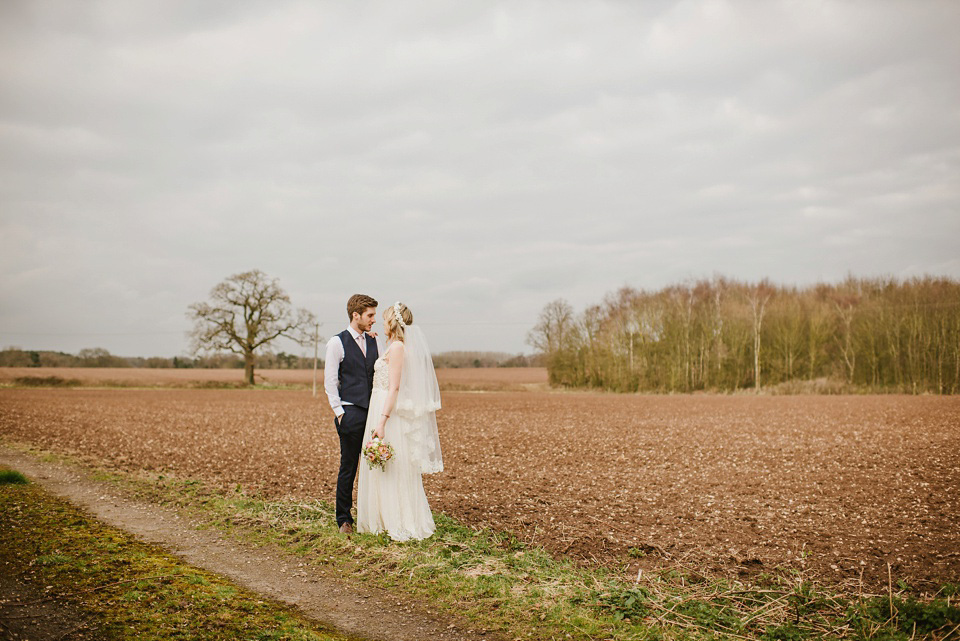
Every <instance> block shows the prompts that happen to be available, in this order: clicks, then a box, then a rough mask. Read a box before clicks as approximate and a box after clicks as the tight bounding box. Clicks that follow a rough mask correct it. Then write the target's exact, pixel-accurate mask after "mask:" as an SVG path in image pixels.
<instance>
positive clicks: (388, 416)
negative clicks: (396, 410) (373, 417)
mask: <svg viewBox="0 0 960 641" xmlns="http://www.w3.org/2000/svg"><path fill="white" fill-rule="evenodd" d="M380 416H386V417H387V418H390V415H389V414H381V415H380Z"/></svg>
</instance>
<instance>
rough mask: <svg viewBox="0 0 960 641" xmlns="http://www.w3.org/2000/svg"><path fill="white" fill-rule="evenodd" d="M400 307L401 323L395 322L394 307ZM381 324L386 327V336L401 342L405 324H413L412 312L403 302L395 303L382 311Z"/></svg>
mask: <svg viewBox="0 0 960 641" xmlns="http://www.w3.org/2000/svg"><path fill="white" fill-rule="evenodd" d="M397 308H399V309H400V318H401V320H402V321H403V322H402V323H400V322H397V314H396V309H397ZM383 324H384V326H385V327H386V328H387V338H393V339H395V340H398V341H400V342H401V343H402V342H403V330H404V328H405V327H406V326H407V325H413V312H411V311H410V308H409V307H407V306H406V305H404V304H403V303H397V304H395V305H391V306H390V307H388V308H387V311H385V312H384V313H383Z"/></svg>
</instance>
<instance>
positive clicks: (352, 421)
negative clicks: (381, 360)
mask: <svg viewBox="0 0 960 641" xmlns="http://www.w3.org/2000/svg"><path fill="white" fill-rule="evenodd" d="M339 336H340V342H341V343H343V360H342V361H341V362H340V369H339V371H338V373H337V379H338V381H339V384H340V399H341V400H342V401H344V402H345V404H344V405H343V411H344V414H343V416H341V417H340V420H339V421H337V420H335V421H334V424H335V425H336V426H337V434H338V435H339V436H340V473H339V474H337V525H343V524H344V523H353V516H351V514H350V508H352V507H353V481H354V479H356V478H357V465H358V464H359V463H360V450H362V449H363V432H364V429H365V428H366V426H367V407H368V406H369V404H370V391H371V390H372V389H373V366H374V363H376V361H377V356H378V353H377V341H376V340H375V339H374V338H373V337H372V336H370V335H369V334H367V343H366V348H367V353H366V354H364V353H363V352H362V351H361V350H360V346H359V345H357V342H356V341H355V340H353V336H351V335H350V332H349V331H347V330H343V331H342V332H340V334H339Z"/></svg>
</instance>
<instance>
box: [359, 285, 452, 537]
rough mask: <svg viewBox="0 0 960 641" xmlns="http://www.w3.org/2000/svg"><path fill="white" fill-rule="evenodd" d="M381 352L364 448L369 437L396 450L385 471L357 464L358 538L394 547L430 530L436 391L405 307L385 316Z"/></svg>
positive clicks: (422, 342) (423, 344)
mask: <svg viewBox="0 0 960 641" xmlns="http://www.w3.org/2000/svg"><path fill="white" fill-rule="evenodd" d="M383 321H384V326H385V328H386V333H387V339H388V340H390V341H392V342H391V344H390V346H389V347H388V348H387V351H386V353H385V354H383V356H382V357H381V358H378V359H377V361H376V363H375V364H374V375H373V393H372V394H371V396H370V409H369V412H368V413H367V425H366V429H365V430H364V433H363V441H362V442H363V443H367V442H369V440H370V439H371V438H373V436H374V435H376V436H379V437H380V438H381V439H383V440H384V441H385V442H386V443H389V444H390V445H392V446H393V448H394V455H393V458H391V459H390V460H389V461H387V463H386V465H385V466H384V467H383V469H378V468H373V469H371V468H370V466H369V465H367V464H366V461H365V460H364V459H363V458H362V457H361V459H360V470H359V480H358V481H357V531H358V532H371V533H374V534H377V533H380V532H386V533H387V534H389V535H390V538H391V539H393V540H395V541H408V540H410V539H425V538H427V537H429V536H430V535H432V534H433V532H434V530H435V529H436V526H435V525H434V523H433V514H431V513H430V505H429V504H428V503H427V495H426V493H425V492H424V491H423V479H422V477H421V475H422V474H433V473H435V472H440V471H442V470H443V458H442V457H441V454H440V439H439V435H438V432H437V415H436V412H437V410H439V409H440V387H439V385H438V384H437V375H436V372H435V371H434V369H433V360H432V359H431V357H430V349H429V347H428V346H427V341H426V339H425V338H424V335H423V331H422V330H421V329H420V327H419V326H418V325H414V324H413V313H412V312H411V311H410V308H409V307H407V306H406V305H404V304H403V303H399V302H398V303H396V304H394V305H393V306H392V307H388V308H387V310H386V311H385V312H384V314H383Z"/></svg>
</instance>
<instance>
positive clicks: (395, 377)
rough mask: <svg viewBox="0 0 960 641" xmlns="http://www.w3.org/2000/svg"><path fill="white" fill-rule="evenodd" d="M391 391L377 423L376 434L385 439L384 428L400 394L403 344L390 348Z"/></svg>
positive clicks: (396, 343)
mask: <svg viewBox="0 0 960 641" xmlns="http://www.w3.org/2000/svg"><path fill="white" fill-rule="evenodd" d="M388 353H389V355H390V363H389V367H390V389H389V391H388V392H387V398H386V400H384V401H383V409H382V410H380V420H379V422H378V423H377V429H376V430H375V431H374V434H376V435H377V436H379V437H380V438H383V433H384V428H385V426H386V424H387V419H388V418H390V414H391V413H392V412H393V407H394V405H396V404H397V394H398V393H399V392H400V377H401V376H402V375H403V343H401V342H400V341H397V342H395V343H394V344H393V345H391V346H390V350H389V352H388Z"/></svg>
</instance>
